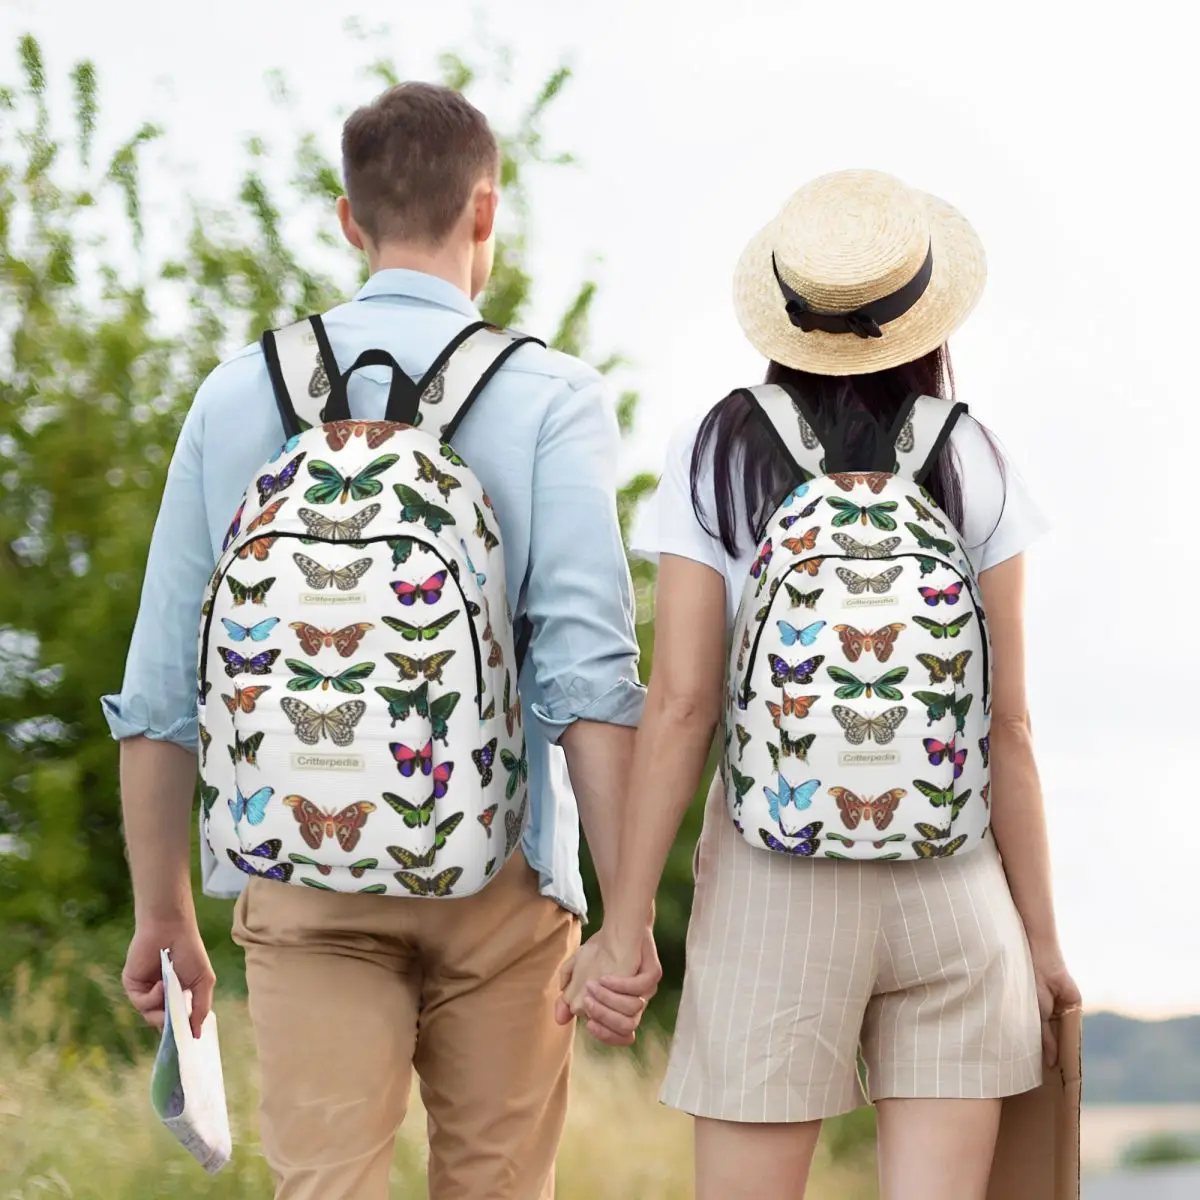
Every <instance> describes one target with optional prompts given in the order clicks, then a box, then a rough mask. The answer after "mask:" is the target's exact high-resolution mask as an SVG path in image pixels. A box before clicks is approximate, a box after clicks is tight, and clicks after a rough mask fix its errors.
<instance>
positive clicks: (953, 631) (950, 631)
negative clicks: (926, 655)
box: [913, 612, 975, 641]
mask: <svg viewBox="0 0 1200 1200" xmlns="http://www.w3.org/2000/svg"><path fill="white" fill-rule="evenodd" d="M974 615H975V614H974V613H969V612H965V613H962V614H961V615H959V616H957V617H955V618H954V620H953V621H933V620H930V618H929V617H913V620H914V621H915V622H916V623H917V624H918V625H920V626H921V628H922V629H925V630H928V631H929V634H930V636H931V637H933V638H934V639H935V640H938V641H940V640H941V639H943V638H956V637H958V635H959V634H960V633H962V631H963V630H964V629H966V627H967V626H968V625H969V624H970V623H971V620H972V618H973V617H974Z"/></svg>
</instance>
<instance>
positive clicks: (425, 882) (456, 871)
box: [396, 867, 462, 896]
mask: <svg viewBox="0 0 1200 1200" xmlns="http://www.w3.org/2000/svg"><path fill="white" fill-rule="evenodd" d="M461 877H462V867H447V868H446V869H445V870H444V871H442V872H441V873H440V874H437V875H435V876H434V877H433V878H432V879H426V878H425V877H424V876H423V875H417V874H416V873H415V872H413V871H397V872H396V878H397V879H398V880H399V881H400V882H401V883H402V884H404V886H405V887H406V888H408V890H409V891H410V892H412V894H413V895H414V896H449V895H451V894H453V891H454V885H455V884H456V883H457V882H458V881H459V879H460V878H461Z"/></svg>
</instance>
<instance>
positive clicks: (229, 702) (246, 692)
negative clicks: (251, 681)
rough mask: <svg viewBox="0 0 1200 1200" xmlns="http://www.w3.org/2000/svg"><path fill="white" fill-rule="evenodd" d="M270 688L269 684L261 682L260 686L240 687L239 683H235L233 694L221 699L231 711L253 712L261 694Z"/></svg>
mask: <svg viewBox="0 0 1200 1200" xmlns="http://www.w3.org/2000/svg"><path fill="white" fill-rule="evenodd" d="M270 690H271V688H270V685H269V684H261V685H260V686H258V687H238V686H237V684H234V687H233V695H232V696H222V697H221V699H222V700H223V701H224V703H225V707H226V708H227V709H228V710H229V711H230V712H231V713H236V712H244V713H252V712H253V711H254V706H255V705H256V704H257V703H258V698H259V696H261V695H262V694H263V693H264V692H269V691H270Z"/></svg>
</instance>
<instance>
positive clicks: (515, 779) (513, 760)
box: [500, 738, 529, 800]
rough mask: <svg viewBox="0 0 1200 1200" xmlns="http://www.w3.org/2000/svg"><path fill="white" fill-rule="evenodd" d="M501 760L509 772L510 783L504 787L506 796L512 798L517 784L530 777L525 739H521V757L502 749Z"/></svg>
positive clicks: (515, 792)
mask: <svg viewBox="0 0 1200 1200" xmlns="http://www.w3.org/2000/svg"><path fill="white" fill-rule="evenodd" d="M500 761H501V762H502V763H503V764H504V769H505V770H506V771H507V772H508V783H507V785H506V786H505V788H504V795H505V798H506V799H508V800H511V799H512V798H513V797H514V796H515V795H516V794H517V785H518V784H520V783H525V782H526V781H527V780H528V779H529V758H528V755H527V754H526V752H525V740H524V739H523V738H522V739H521V757H520V758H518V757H517V756H516V755H515V754H514V753H513V752H512V751H511V750H508V749H505V750H501V751H500Z"/></svg>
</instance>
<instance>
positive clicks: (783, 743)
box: [767, 729, 817, 772]
mask: <svg viewBox="0 0 1200 1200" xmlns="http://www.w3.org/2000/svg"><path fill="white" fill-rule="evenodd" d="M816 740H817V735H816V734H815V733H806V734H805V735H804V736H803V737H798V738H794V737H790V736H789V735H788V732H787V730H785V729H781V730H780V731H779V745H778V746H774V745H772V744H771V743H770V742H768V743H767V753H768V754H769V755H770V756H771V769H772V770H774V771H775V772H778V771H779V761H780V759H783V758H798V759H799V760H800V761H801V762H808V752H809V750H811V749H812V744H813V742H815V741H816Z"/></svg>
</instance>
